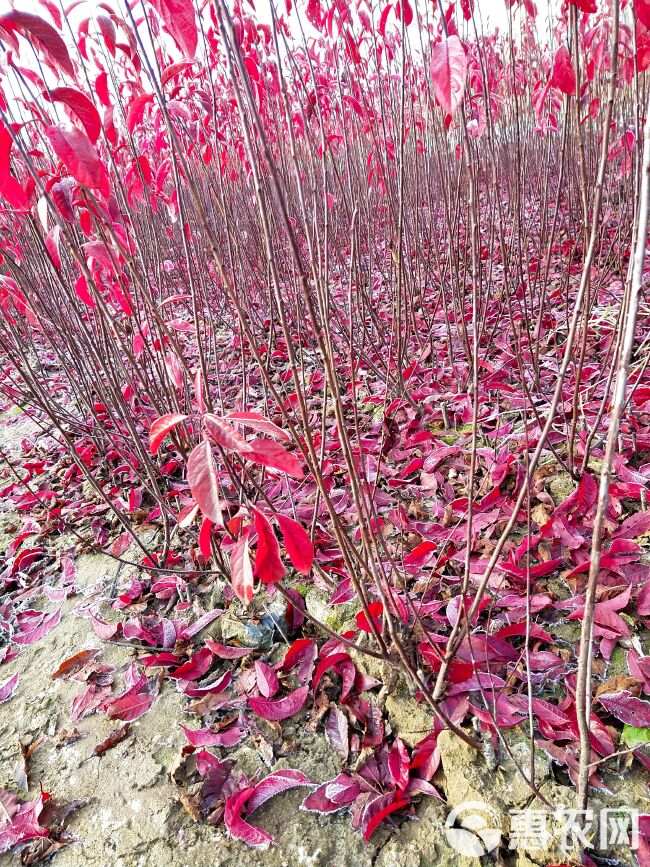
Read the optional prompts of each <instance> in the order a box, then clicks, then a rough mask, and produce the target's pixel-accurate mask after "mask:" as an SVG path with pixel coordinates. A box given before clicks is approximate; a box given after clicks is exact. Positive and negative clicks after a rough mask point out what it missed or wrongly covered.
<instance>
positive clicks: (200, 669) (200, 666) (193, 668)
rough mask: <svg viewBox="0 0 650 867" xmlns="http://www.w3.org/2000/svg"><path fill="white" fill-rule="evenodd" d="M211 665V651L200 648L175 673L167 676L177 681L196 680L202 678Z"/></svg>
mask: <svg viewBox="0 0 650 867" xmlns="http://www.w3.org/2000/svg"><path fill="white" fill-rule="evenodd" d="M211 665H212V651H211V650H209V649H208V648H207V647H202V648H201V650H197V652H196V653H195V654H194V655H193V656H192V658H191V659H188V660H187V662H184V663H183V665H181V666H179V667H178V668H177V669H176V671H173V672H170V674H169V676H170V677H175V678H176V679H177V680H198V679H199V677H203V675H204V674H205V673H206V671H208V669H209V668H210V666H211Z"/></svg>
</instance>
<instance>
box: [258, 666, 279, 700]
mask: <svg viewBox="0 0 650 867" xmlns="http://www.w3.org/2000/svg"><path fill="white" fill-rule="evenodd" d="M255 679H256V682H257V688H258V689H259V691H260V692H261V693H262V695H263V696H264V698H273V696H274V695H275V694H276V692H277V691H278V690H279V689H280V681H279V680H278V676H277V674H276V673H275V671H274V670H273V669H272V668H271V666H270V665H267V664H266V663H265V662H262V660H261V659H256V660H255Z"/></svg>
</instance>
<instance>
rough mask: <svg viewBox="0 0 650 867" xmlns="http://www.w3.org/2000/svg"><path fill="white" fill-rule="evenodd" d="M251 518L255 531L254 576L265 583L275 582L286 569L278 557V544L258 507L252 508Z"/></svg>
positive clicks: (271, 528)
mask: <svg viewBox="0 0 650 867" xmlns="http://www.w3.org/2000/svg"><path fill="white" fill-rule="evenodd" d="M253 518H254V520H255V530H256V531H257V553H256V554H255V577H256V578H259V579H260V581H263V582H264V583H265V584H275V582H276V581H280V580H281V579H282V578H283V577H284V574H285V571H286V570H285V568H284V564H283V563H282V560H281V559H280V546H279V544H278V540H277V539H276V538H275V533H274V532H273V527H272V526H271V525H270V523H269V522H268V520H267V519H266V517H265V516H264V515H263V514H262V513H261V512H260V511H259V509H253Z"/></svg>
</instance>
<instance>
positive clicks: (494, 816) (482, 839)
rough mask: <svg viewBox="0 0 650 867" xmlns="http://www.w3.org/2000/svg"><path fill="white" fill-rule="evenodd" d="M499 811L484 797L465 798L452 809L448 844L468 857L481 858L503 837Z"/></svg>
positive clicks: (446, 827)
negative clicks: (468, 799)
mask: <svg viewBox="0 0 650 867" xmlns="http://www.w3.org/2000/svg"><path fill="white" fill-rule="evenodd" d="M499 818H500V817H499V813H498V811H497V810H495V809H494V807H491V806H490V805H489V804H486V803H485V801H464V802H463V803H462V804H458V806H457V807H454V809H453V810H452V811H451V813H449V815H448V816H447V819H446V821H445V836H446V838H447V842H448V843H449V845H450V846H451V847H452V849H454V850H455V851H456V852H458V854H459V855H465V857H467V858H480V857H481V856H482V855H486V854H487V853H488V852H492V851H493V850H494V849H496V848H497V846H498V845H499V843H500V841H501V833H502V832H501V828H499Z"/></svg>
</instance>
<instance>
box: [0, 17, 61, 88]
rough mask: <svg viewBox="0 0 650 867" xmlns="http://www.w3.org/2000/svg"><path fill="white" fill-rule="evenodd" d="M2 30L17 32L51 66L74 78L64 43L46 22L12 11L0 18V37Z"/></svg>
mask: <svg viewBox="0 0 650 867" xmlns="http://www.w3.org/2000/svg"><path fill="white" fill-rule="evenodd" d="M3 30H5V31H9V32H11V31H13V30H17V31H18V32H19V33H20V34H21V35H22V36H24V37H25V38H26V39H28V40H29V41H30V42H31V43H32V44H33V45H34V46H35V47H36V48H38V49H39V50H40V51H42V52H43V53H44V54H45V55H46V57H47V59H48V61H49V62H50V63H51V64H53V65H55V66H58V67H59V69H62V70H63V71H64V72H67V73H68V75H70V76H71V77H72V78H74V67H73V65H72V61H71V60H70V55H69V54H68V49H67V48H66V46H65V42H64V41H63V39H62V38H61V36H60V35H59V34H58V33H57V32H56V30H55V29H54V27H52V25H51V24H48V22H47V21H44V20H43V19H42V18H39V17H38V15H32V14H31V13H30V12H20V11H19V10H18V9H12V10H11V11H10V12H7V14H6V15H2V16H0V37H2V31H3Z"/></svg>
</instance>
